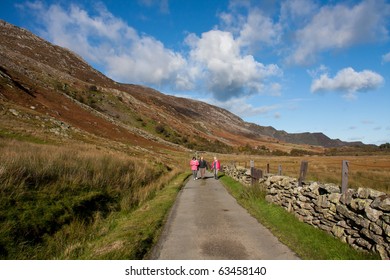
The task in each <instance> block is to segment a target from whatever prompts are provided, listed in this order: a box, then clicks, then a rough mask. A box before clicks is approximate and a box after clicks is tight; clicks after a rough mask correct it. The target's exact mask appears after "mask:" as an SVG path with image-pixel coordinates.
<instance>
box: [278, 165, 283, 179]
mask: <svg viewBox="0 0 390 280" xmlns="http://www.w3.org/2000/svg"><path fill="white" fill-rule="evenodd" d="M278 175H279V176H281V175H282V165H281V164H279V168H278Z"/></svg>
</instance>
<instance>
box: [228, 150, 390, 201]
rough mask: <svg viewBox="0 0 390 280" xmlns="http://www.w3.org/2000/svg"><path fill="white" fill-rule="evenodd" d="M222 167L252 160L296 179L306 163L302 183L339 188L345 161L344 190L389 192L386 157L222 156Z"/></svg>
mask: <svg viewBox="0 0 390 280" xmlns="http://www.w3.org/2000/svg"><path fill="white" fill-rule="evenodd" d="M222 159H223V164H231V163H232V162H235V164H236V165H240V166H246V167H248V168H249V166H250V161H251V160H253V161H254V164H255V167H256V168H259V169H262V170H263V171H264V172H266V170H267V164H269V172H270V173H272V174H278V171H279V166H281V170H282V174H283V175H286V176H291V177H295V178H298V177H299V172H300V167H301V162H302V161H307V162H308V171H307V175H306V181H320V182H324V183H335V184H338V185H341V175H342V161H343V160H347V161H348V162H349V175H348V187H349V188H355V189H357V188H359V187H367V188H372V189H376V190H380V191H383V192H386V193H390V155H379V156H308V157H287V156H281V157H261V156H223V157H222Z"/></svg>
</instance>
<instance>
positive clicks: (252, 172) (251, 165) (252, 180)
mask: <svg viewBox="0 0 390 280" xmlns="http://www.w3.org/2000/svg"><path fill="white" fill-rule="evenodd" d="M245 164H246V162H245ZM249 164H250V169H251V186H253V184H254V182H255V179H254V178H253V175H254V169H255V162H254V161H253V160H251V161H250V163H249Z"/></svg>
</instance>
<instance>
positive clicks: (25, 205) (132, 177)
mask: <svg viewBox="0 0 390 280" xmlns="http://www.w3.org/2000/svg"><path fill="white" fill-rule="evenodd" d="M168 169H169V168H168V167H167V166H166V165H165V164H163V163H161V162H158V160H155V161H149V160H147V159H137V158H133V157H131V156H129V155H127V154H124V153H120V152H113V151H108V150H101V149H96V148H94V147H90V146H87V145H65V146H49V145H37V144H31V143H22V142H18V141H12V140H4V139H0V258H3V259H7V258H11V259H18V258H36V257H37V255H36V251H37V248H40V247H42V246H43V247H44V244H45V242H46V241H47V240H48V239H50V238H51V237H52V236H55V235H56V234H57V235H58V232H59V231H61V230H62V229H65V231H69V230H72V228H73V229H75V230H76V229H80V228H84V227H88V225H93V224H94V223H95V222H96V221H98V220H99V219H103V218H104V217H106V216H107V215H109V214H110V213H112V212H118V211H129V210H131V209H133V208H134V207H137V205H139V204H140V203H142V202H143V201H145V200H146V199H148V198H150V197H151V196H153V195H154V193H155V192H156V191H157V190H158V189H159V188H161V186H162V185H163V183H162V182H163V181H164V180H167V176H169V175H167V173H169V172H168ZM83 231H84V230H82V231H81V233H73V235H74V236H77V235H80V234H82V232H83ZM65 235H67V236H69V235H72V234H70V233H69V232H68V233H67V234H65ZM63 240H64V239H63Z"/></svg>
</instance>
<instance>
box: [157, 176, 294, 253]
mask: <svg viewBox="0 0 390 280" xmlns="http://www.w3.org/2000/svg"><path fill="white" fill-rule="evenodd" d="M206 177H207V178H206V179H198V180H193V178H192V177H191V179H190V180H189V181H188V182H187V184H186V185H185V186H184V188H183V189H182V190H181V192H180V193H179V195H178V198H177V200H176V202H175V204H174V206H173V208H172V210H171V213H170V216H169V218H168V221H167V223H166V225H165V227H164V230H163V233H162V236H161V238H160V240H159V242H158V244H157V245H156V246H155V248H154V250H153V252H152V255H151V259H161V260H297V259H299V258H298V257H297V255H296V254H295V253H294V252H292V251H291V250H290V249H289V248H288V247H287V246H285V245H284V244H282V243H281V242H279V241H278V239H277V238H276V237H275V236H273V235H272V234H271V232H270V231H269V230H268V229H266V228H265V227H264V226H263V225H261V224H260V223H259V222H258V221H257V220H256V219H255V218H253V217H252V216H251V215H250V214H249V213H248V212H247V211H246V210H245V209H244V208H242V207H241V206H240V205H239V204H238V203H237V202H236V200H235V199H234V198H233V197H232V196H231V195H230V194H229V193H228V192H227V191H226V189H225V188H224V187H223V186H222V184H221V183H220V181H219V180H215V179H214V178H213V177H212V174H210V173H207V175H206Z"/></svg>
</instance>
